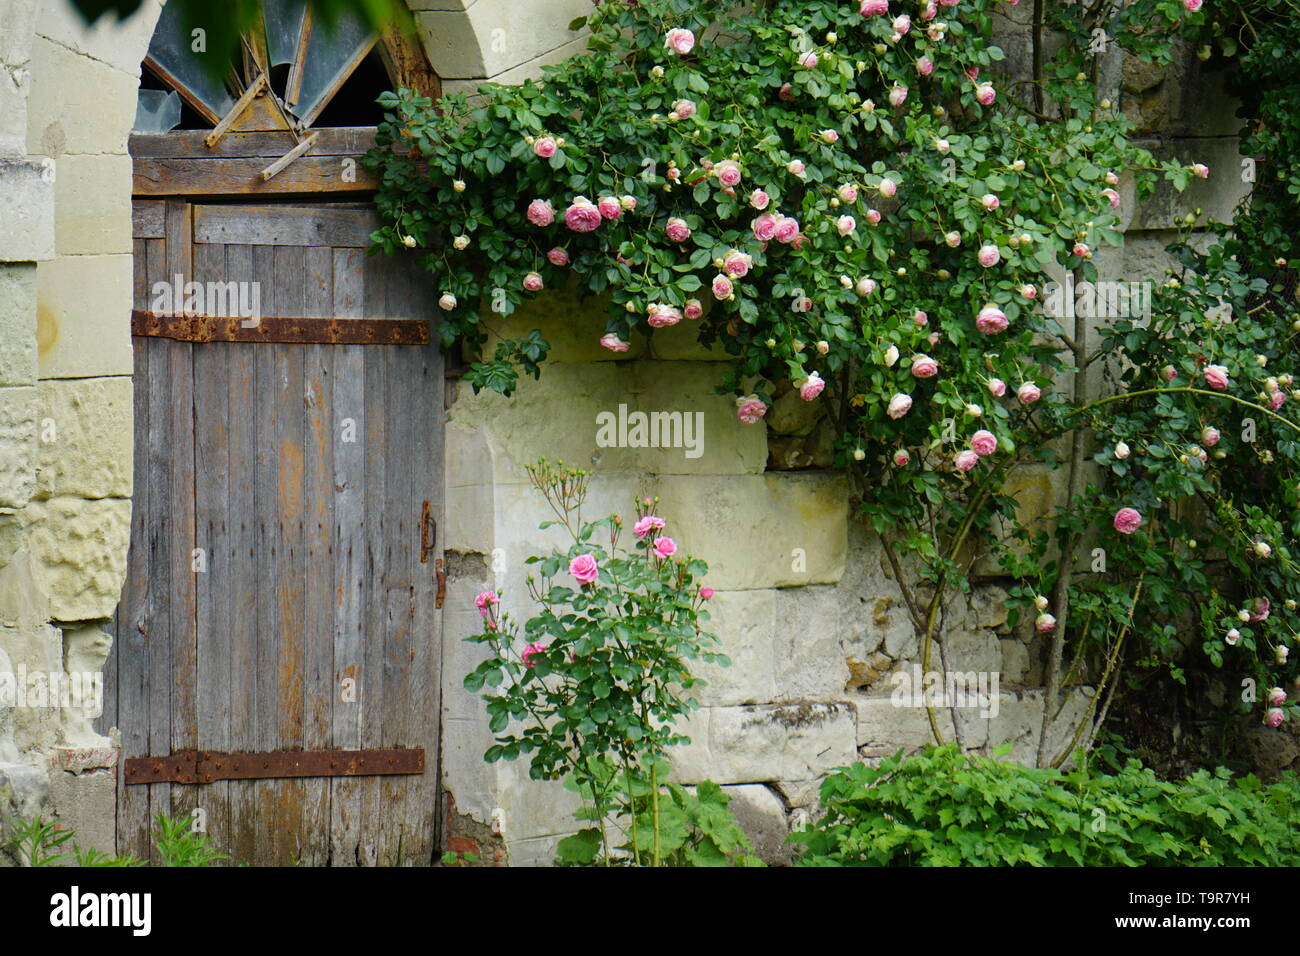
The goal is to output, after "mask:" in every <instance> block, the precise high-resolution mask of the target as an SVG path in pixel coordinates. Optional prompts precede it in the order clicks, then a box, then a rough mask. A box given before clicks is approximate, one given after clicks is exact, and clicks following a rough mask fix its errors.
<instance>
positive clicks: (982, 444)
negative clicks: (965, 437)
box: [970, 428, 998, 458]
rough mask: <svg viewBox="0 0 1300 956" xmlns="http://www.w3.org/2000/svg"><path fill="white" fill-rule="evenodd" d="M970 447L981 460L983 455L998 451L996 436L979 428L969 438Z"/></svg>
mask: <svg viewBox="0 0 1300 956" xmlns="http://www.w3.org/2000/svg"><path fill="white" fill-rule="evenodd" d="M970 447H971V450H972V451H974V452H975V454H977V455H979V456H980V457H981V458H983V457H984V456H985V455H991V454H993V453H994V452H995V451H997V450H998V439H997V436H996V435H994V434H993V433H992V432H991V431H989V430H988V429H986V428H981V429H980V430H979V431H977V432H976V433H975V434H974V435H971V436H970Z"/></svg>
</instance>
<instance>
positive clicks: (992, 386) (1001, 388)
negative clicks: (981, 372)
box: [989, 378, 1007, 398]
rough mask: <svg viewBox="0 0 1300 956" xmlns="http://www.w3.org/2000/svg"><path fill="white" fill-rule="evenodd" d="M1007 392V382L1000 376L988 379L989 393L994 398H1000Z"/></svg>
mask: <svg viewBox="0 0 1300 956" xmlns="http://www.w3.org/2000/svg"><path fill="white" fill-rule="evenodd" d="M1006 393H1007V383H1006V382H1004V381H1002V379H1000V378H991V379H989V394H990V395H992V396H993V397H994V398H1001V397H1002V396H1003V395H1005V394H1006Z"/></svg>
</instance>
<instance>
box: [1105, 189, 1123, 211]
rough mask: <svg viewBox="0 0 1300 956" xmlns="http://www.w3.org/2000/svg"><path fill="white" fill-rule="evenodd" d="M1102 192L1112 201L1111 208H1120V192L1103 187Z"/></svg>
mask: <svg viewBox="0 0 1300 956" xmlns="http://www.w3.org/2000/svg"><path fill="white" fill-rule="evenodd" d="M1101 194H1102V195H1103V196H1104V197H1106V201H1107V202H1109V203H1110V208H1111V209H1118V208H1119V193H1117V192H1116V191H1115V190H1113V189H1103V190H1102V191H1101Z"/></svg>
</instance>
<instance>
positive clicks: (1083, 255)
mask: <svg viewBox="0 0 1300 956" xmlns="http://www.w3.org/2000/svg"><path fill="white" fill-rule="evenodd" d="M1070 251H1071V252H1073V253H1074V254H1075V255H1076V256H1078V257H1079V258H1080V259H1091V258H1092V250H1091V249H1089V248H1088V244H1087V243H1086V242H1076V243H1075V244H1074V248H1073V249H1071V250H1070Z"/></svg>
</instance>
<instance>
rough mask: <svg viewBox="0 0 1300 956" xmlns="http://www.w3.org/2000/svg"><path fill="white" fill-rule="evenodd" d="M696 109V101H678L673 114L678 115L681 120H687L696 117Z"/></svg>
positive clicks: (674, 105)
mask: <svg viewBox="0 0 1300 956" xmlns="http://www.w3.org/2000/svg"><path fill="white" fill-rule="evenodd" d="M696 109H697V107H696V106H695V101H694V100H678V101H677V102H676V103H674V104H673V112H674V113H676V114H677V116H678V117H679V118H680V119H687V118H688V117H691V116H694V115H695V112H696Z"/></svg>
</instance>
